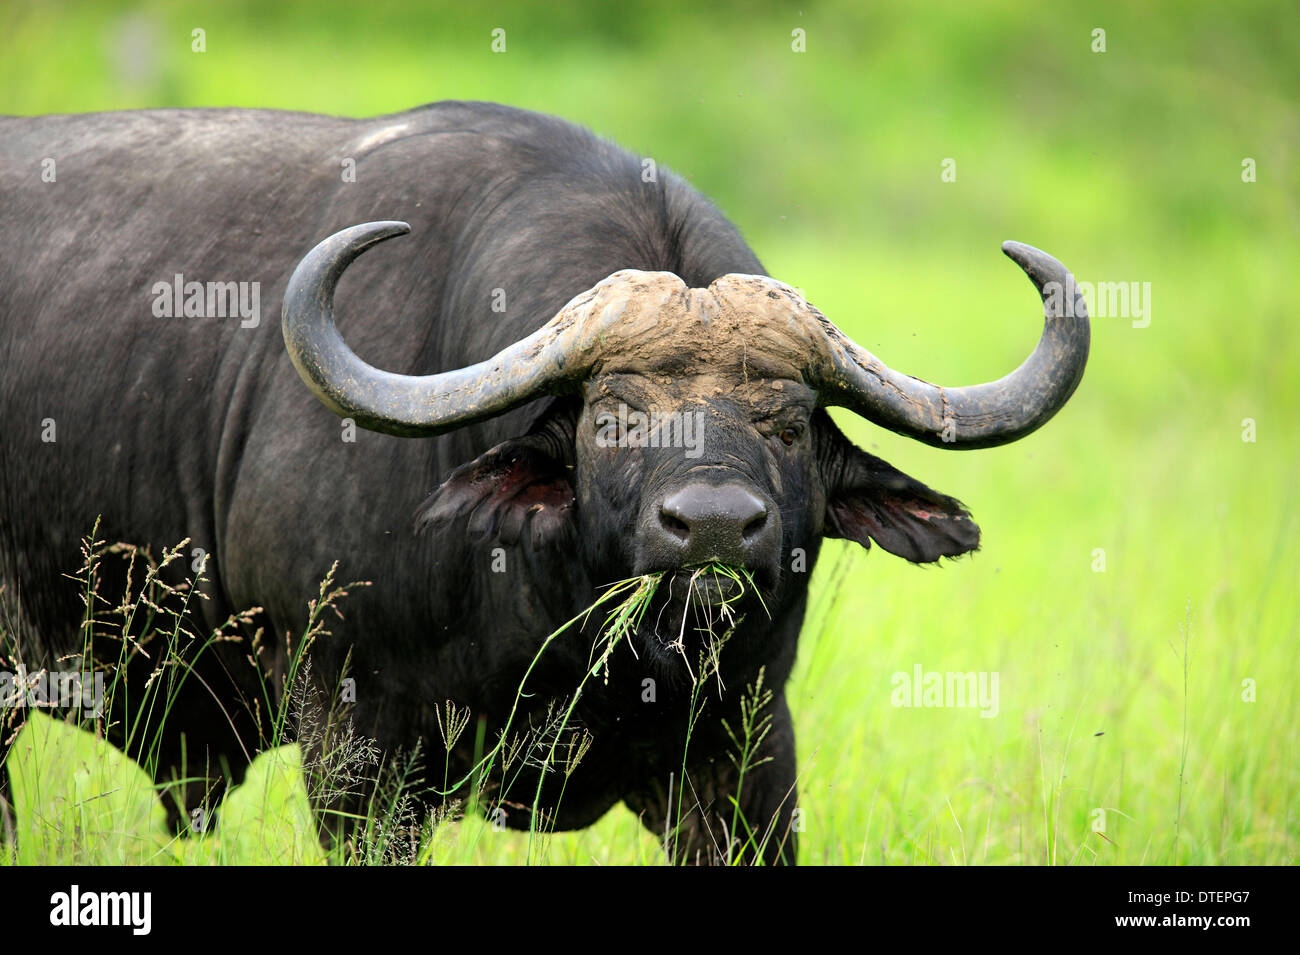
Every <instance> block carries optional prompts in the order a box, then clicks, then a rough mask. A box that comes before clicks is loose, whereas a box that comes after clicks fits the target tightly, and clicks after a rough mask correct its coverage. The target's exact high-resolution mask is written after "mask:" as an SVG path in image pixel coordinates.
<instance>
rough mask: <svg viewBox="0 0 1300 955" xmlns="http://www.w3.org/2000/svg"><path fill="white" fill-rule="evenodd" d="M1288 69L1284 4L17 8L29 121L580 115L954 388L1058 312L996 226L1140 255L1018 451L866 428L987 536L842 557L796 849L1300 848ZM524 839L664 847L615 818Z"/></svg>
mask: <svg viewBox="0 0 1300 955" xmlns="http://www.w3.org/2000/svg"><path fill="white" fill-rule="evenodd" d="M194 28H202V29H203V30H204V31H206V52H204V53H194V52H192V51H191V30H192V29H194ZM495 28H502V29H504V30H505V31H506V32H505V38H506V51H505V52H503V53H494V52H492V49H491V44H492V36H491V33H492V30H493V29H495ZM1099 28H1100V29H1104V30H1105V46H1106V49H1105V52H1098V51H1095V50H1094V45H1095V43H1096V40H1095V38H1094V34H1093V31H1094V30H1096V29H1099ZM796 29H800V30H803V31H804V34H805V37H806V52H802V53H798V52H794V51H793V50H792V31H794V30H796ZM1298 92H1300V15H1298V14H1297V7H1296V6H1295V5H1294V4H1291V3H1285V2H1277V3H1258V2H1235V3H1232V4H1222V3H1220V4H1209V3H1190V2H1189V3H1169V4H1164V5H1159V4H1128V5H1122V6H1120V5H1116V6H1114V7H1105V8H1103V7H1097V8H1095V9H1094V8H1092V7H1090V6H1085V5H1082V4H1060V3H1053V4H1012V3H993V2H981V3H960V4H951V5H947V4H942V5H940V4H926V3H907V4H902V3H900V4H896V5H895V4H870V5H869V6H868V5H866V4H854V3H813V2H807V3H800V4H797V5H794V4H792V5H782V4H750V3H744V4H742V3H734V4H718V5H714V6H712V7H710V9H709V10H708V11H707V12H706V11H701V10H699V9H697V7H696V5H694V4H682V5H680V6H674V5H669V4H648V3H630V4H629V3H619V4H592V5H591V6H590V7H587V6H580V5H566V4H559V5H551V4H534V5H528V6H523V5H521V6H509V5H493V4H484V5H469V4H455V5H451V4H449V5H446V6H445V7H442V6H441V5H439V4H418V5H417V4H412V5H411V6H409V7H407V6H404V5H396V4H388V3H370V2H368V3H355V2H352V3H344V2H335V0H328V2H326V0H315V2H310V3H281V4H266V3H220V4H217V3H213V4H200V3H188V2H180V3H161V2H159V3H146V4H112V3H102V4H94V5H88V4H59V3H43V4H33V5H31V6H30V8H26V7H15V6H8V7H6V8H5V10H4V11H3V12H0V111H2V112H10V113H43V112H79V111H87V110H100V109H122V108H139V107H155V106H232V105H234V106H261V107H281V108H291V109H299V110H312V111H320V112H329V113H337V114H344V115H353V116H361V115H368V114H377V113H383V112H392V111H398V110H402V109H405V108H408V107H411V106H415V105H418V104H421V103H425V102H429V101H433V100H438V99H448V98H454V99H483V100H493V101H498V102H503V103H508V104H511V105H516V106H522V107H527V108H531V109H536V110H541V111H544V112H548V113H554V114H557V115H560V116H563V117H566V118H568V119H571V120H574V121H577V122H580V123H583V124H585V125H587V126H589V127H591V128H593V129H594V130H596V131H597V132H599V133H601V134H602V135H606V136H608V137H610V138H612V139H614V140H616V141H618V142H620V143H622V144H623V145H625V146H627V147H629V148H631V149H633V150H634V151H637V152H639V153H641V154H643V155H645V156H649V157H653V158H654V159H655V160H656V161H657V162H658V163H660V164H662V165H666V166H668V167H670V168H672V169H674V170H676V171H677V172H679V173H681V174H683V175H685V176H686V177H687V178H688V179H689V180H690V181H691V182H692V183H693V184H694V185H695V186H696V187H698V188H699V189H700V190H701V191H703V192H704V193H705V194H707V195H709V196H711V197H712V198H714V199H715V200H716V201H717V202H718V204H719V205H720V206H721V208H722V209H723V211H724V212H726V213H727V214H728V215H729V216H730V217H731V218H732V219H733V221H735V222H736V224H737V225H738V226H739V227H740V229H741V230H742V232H743V233H744V234H745V235H746V237H747V238H748V239H749V241H750V243H751V244H752V245H753V247H754V248H755V250H756V251H757V252H758V255H759V257H760V258H761V259H762V260H763V262H764V264H765V266H766V267H767V269H768V270H769V271H770V272H771V273H772V274H774V275H776V276H777V277H779V278H781V279H783V280H784V281H787V282H789V283H791V284H792V285H795V286H798V287H800V288H802V289H803V290H804V292H805V293H806V295H807V297H808V298H809V300H810V301H812V302H813V303H815V304H816V305H818V307H819V308H821V309H822V310H823V311H824V312H825V313H826V314H827V315H829V316H830V317H831V318H832V319H833V320H834V321H835V322H836V323H837V324H838V325H840V326H841V327H842V328H844V329H845V330H846V331H847V332H849V333H850V334H851V335H852V336H853V337H854V338H855V339H856V340H857V341H858V342H860V343H861V344H863V345H864V346H865V347H867V348H869V349H870V350H871V351H873V352H875V353H876V354H878V355H880V356H881V357H882V358H883V359H884V360H885V361H886V362H888V363H889V364H890V365H891V366H893V367H895V368H898V369H901V370H905V371H907V372H909V373H911V374H914V375H918V376H920V377H924V378H928V379H931V380H937V381H942V382H944V383H947V384H954V385H956V384H964V383H968V382H972V381H980V380H987V379H991V378H996V377H999V376H1001V375H1002V374H1005V373H1006V372H1007V371H1010V370H1011V369H1012V368H1014V367H1015V366H1016V365H1017V364H1018V363H1019V362H1020V361H1021V360H1022V359H1023V358H1024V357H1025V356H1026V355H1027V354H1028V353H1029V352H1030V350H1031V349H1032V347H1033V344H1034V342H1035V341H1036V339H1037V335H1038V333H1039V331H1040V328H1041V309H1040V307H1039V306H1038V305H1037V304H1036V301H1035V298H1034V295H1033V292H1032V290H1031V288H1030V286H1029V284H1028V283H1027V282H1026V280H1025V279H1024V277H1023V276H1022V275H1021V274H1020V272H1019V270H1018V269H1016V268H1015V266H1014V265H1012V264H1011V263H1010V262H1008V261H1007V260H1005V259H1004V258H1003V257H1002V256H1001V254H1000V253H999V251H998V246H999V243H1000V242H1001V241H1002V240H1003V239H1018V240H1021V241H1025V242H1028V243H1030V244H1032V245H1037V246H1039V247H1041V248H1044V249H1046V250H1048V251H1049V252H1051V253H1052V254H1053V255H1055V256H1057V257H1058V258H1060V259H1061V260H1062V261H1064V262H1065V263H1066V264H1067V265H1068V266H1069V267H1070V268H1071V269H1072V270H1073V271H1074V273H1075V274H1076V275H1077V276H1078V277H1079V278H1080V279H1081V280H1086V281H1111V282H1121V281H1122V282H1138V283H1147V282H1149V283H1150V288H1151V295H1150V304H1151V310H1150V324H1149V325H1148V326H1147V327H1134V325H1133V323H1132V322H1131V321H1130V320H1129V319H1127V318H1121V317H1096V318H1095V319H1094V322H1093V351H1092V357H1091V360H1090V364H1089V367H1088V372H1087V374H1086V376H1085V378H1084V380H1083V384H1082V385H1081V387H1080V388H1079V391H1078V392H1077V394H1076V395H1075V397H1074V399H1073V400H1072V402H1071V403H1070V404H1069V406H1067V407H1066V409H1065V410H1064V411H1063V412H1062V413H1061V414H1060V415H1058V416H1057V418H1055V419H1054V420H1053V421H1052V422H1051V423H1050V424H1049V425H1048V426H1047V427H1046V428H1044V429H1043V430H1042V431H1040V432H1038V433H1036V434H1034V435H1032V436H1031V437H1029V438H1028V439H1026V440H1024V441H1021V442H1019V443H1017V444H1014V445H1011V446H1008V447H1006V448H1001V449H997V450H991V451H983V452H975V453H960V454H958V453H946V452H944V451H941V450H934V449H929V448H925V447H922V446H920V445H916V444H913V443H909V442H907V441H906V440H904V439H902V438H898V437H896V436H894V435H892V434H888V433H885V432H882V431H880V430H878V429H876V428H874V427H872V426H870V425H867V424H865V423H863V422H860V421H858V420H856V419H853V418H852V417H851V416H847V415H837V419H838V420H839V421H840V422H841V425H842V427H844V429H845V430H846V432H847V433H849V434H850V435H851V436H852V437H853V438H854V439H855V440H857V441H858V442H859V443H860V444H861V445H862V446H863V447H865V448H867V449H868V450H871V451H873V452H875V453H877V454H879V455H881V456H883V457H885V458H887V459H889V460H890V461H891V462H892V463H893V464H895V465H896V466H898V467H899V468H901V469H903V470H904V471H907V472H908V473H910V474H912V475H913V476H915V477H917V478H919V479H920V480H922V481H924V482H926V483H927V484H930V485H932V486H934V487H936V488H938V489H939V490H942V491H944V492H947V493H950V494H953V495H955V496H957V497H959V498H961V499H962V500H963V501H965V502H966V503H967V504H968V505H969V506H970V508H971V509H972V511H973V512H974V514H975V517H976V519H977V521H978V522H979V523H980V525H981V526H982V527H983V529H984V542H983V548H982V550H981V551H980V552H979V553H978V554H976V555H975V556H974V557H973V558H970V559H964V560H961V561H958V562H954V563H949V564H947V565H945V566H943V567H942V568H917V567H914V566H911V565H908V564H906V563H905V562H902V561H900V560H897V559H895V558H892V557H890V556H889V555H887V554H884V553H883V552H880V551H875V552H873V553H871V554H869V555H868V554H864V553H862V552H861V551H860V550H857V549H855V548H854V549H851V548H849V547H847V546H845V545H842V544H841V543H840V542H831V543H829V544H828V545H827V547H826V549H825V551H824V555H823V560H822V563H821V564H820V565H819V567H818V571H817V574H816V576H815V579H814V584H813V590H814V610H813V612H812V613H811V614H810V618H809V621H808V623H807V625H806V627H805V630H804V635H803V638H802V643H801V647H800V660H799V665H798V669H797V671H796V675H795V677H794V680H793V683H792V686H791V687H790V698H791V707H792V709H793V711H794V713H795V719H796V724H797V730H798V739H799V748H800V752H799V761H800V767H801V769H800V771H801V776H800V789H801V798H800V805H801V808H802V809H803V811H804V821H805V827H806V828H805V831H804V833H803V835H802V839H803V843H802V847H801V859H802V861H804V862H806V863H817V862H837V863H839V862H857V861H865V862H871V863H875V862H891V863H899V862H904V863H911V862H915V863H941V864H949V863H964V862H966V863H971V862H976V863H982V862H990V863H1063V864H1068V863H1074V864H1094V863H1129V864H1137V863H1169V862H1186V863H1232V864H1237V863H1294V862H1295V861H1296V856H1297V846H1298V845H1300V821H1298V820H1297V808H1296V807H1297V802H1298V798H1297V797H1298V796H1300V792H1298V791H1297V790H1298V782H1300V759H1297V745H1296V729H1295V727H1296V724H1297V716H1300V708H1298V707H1297V704H1296V686H1297V683H1298V682H1300V650H1297V641H1296V637H1297V625H1298V621H1300V604H1298V602H1297V599H1296V587H1297V569H1298V565H1300V561H1298V560H1297V558H1298V557H1300V546H1298V545H1297V542H1296V537H1297V531H1298V530H1300V523H1298V522H1297V506H1296V505H1297V495H1296V493H1295V489H1294V481H1295V478H1296V475H1297V465H1298V464H1300V446H1298V444H1297V441H1296V436H1297V432H1298V429H1297V425H1296V416H1297V411H1300V387H1298V386H1297V372H1296V366H1297V358H1298V357H1300V356H1298V354H1297V348H1296V330H1295V329H1296V324H1297V318H1298V316H1297V314H1296V312H1297V310H1296V307H1295V304H1294V302H1295V299H1296V296H1295V293H1294V290H1293V288H1292V286H1293V283H1294V282H1295V278H1296V272H1297V264H1298V263H1300V255H1297V252H1298V251H1300V249H1298V246H1300V233H1298V231H1297V223H1298V222H1300V203H1298V201H1297V199H1298V195H1300V190H1297V178H1298V177H1297V169H1296V166H1297V159H1298V148H1300V118H1298V112H1297V93H1298ZM158 148H159V149H160V150H165V149H166V148H167V144H166V143H165V142H160V143H159V144H158ZM945 159H952V160H955V164H956V165H955V168H956V181H954V182H944V181H942V179H941V175H940V174H941V164H942V163H943V162H944V160H945ZM1245 159H1252V160H1254V166H1255V170H1256V177H1257V181H1255V182H1244V181H1243V160H1245ZM250 172H252V173H253V174H255V170H251V171H250ZM0 201H3V197H0ZM1245 419H1251V420H1252V421H1253V422H1254V428H1255V433H1254V440H1253V441H1248V440H1243V435H1244V433H1245V431H1246V428H1247V426H1246V425H1244V424H1243V422H1244V420H1245ZM1246 436H1249V435H1246ZM412 500H413V503H414V500H415V499H414V498H413V499H412ZM1099 550H1101V551H1104V568H1105V569H1104V571H1100V570H1098V569H1097V568H1098V567H1099V566H1100V564H1099V557H1098V551H1099ZM918 663H919V664H921V665H922V666H923V667H924V668H925V669H926V670H932V671H996V672H997V673H998V674H999V679H1000V684H999V688H1000V711H999V714H998V716H997V718H995V719H981V718H980V717H979V715H978V713H977V711H975V710H973V709H960V708H940V709H908V708H896V707H894V706H892V705H891V703H890V692H891V683H890V678H891V675H892V674H893V673H895V672H897V671H910V670H911V669H912V667H913V665H914V664H918ZM1246 680H1253V681H1254V701H1253V702H1249V701H1246V700H1244V699H1243V693H1245V690H1244V689H1243V681H1246ZM1099 734H1101V735H1099ZM1098 810H1101V811H1102V812H1101V813H1100V814H1099V813H1098ZM1097 828H1100V829H1101V830H1102V831H1101V834H1099V833H1098V832H1097V831H1096V829H1097ZM439 838H440V839H442V843H441V845H440V848H439V851H438V857H439V858H441V859H445V860H451V861H501V862H504V861H520V860H522V859H524V858H525V855H526V853H527V848H526V846H527V836H526V835H522V836H521V835H517V834H510V833H496V832H493V831H491V830H490V828H487V827H485V826H484V825H483V824H481V823H478V822H476V821H469V822H466V823H464V824H461V825H459V826H454V827H445V828H444V830H443V832H442V834H441V836H440V837H439ZM533 858H534V859H542V860H545V861H551V862H570V861H576V862H583V861H592V860H596V861H600V862H630V861H641V862H653V861H658V858H659V856H658V850H657V847H656V844H655V840H654V839H653V838H652V837H651V836H650V835H649V834H647V833H644V832H642V831H641V830H640V828H639V826H638V825H637V823H636V820H635V819H634V818H633V817H632V816H631V814H630V813H628V812H627V811H626V810H623V809H619V810H617V811H615V812H612V813H611V814H610V815H609V816H607V817H606V819H605V820H603V821H602V822H601V823H600V824H599V825H597V826H596V827H594V828H593V829H590V830H588V831H585V832H582V833H576V834H565V835H560V836H556V837H554V838H552V839H551V840H549V841H548V842H547V843H546V844H545V845H544V846H543V849H542V851H541V852H540V853H538V852H537V851H536V847H535V848H534V855H533Z"/></svg>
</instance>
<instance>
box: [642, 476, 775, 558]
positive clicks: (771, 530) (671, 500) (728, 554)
mask: <svg viewBox="0 0 1300 955" xmlns="http://www.w3.org/2000/svg"><path fill="white" fill-rule="evenodd" d="M659 525H660V531H661V537H662V542H663V544H664V545H666V548H667V549H669V550H670V551H672V552H674V553H675V555H676V556H677V559H678V560H679V561H680V562H681V563H683V564H688V563H696V562H703V561H708V560H717V561H721V562H722V563H725V564H733V565H736V566H742V567H743V566H752V565H754V564H757V563H761V562H763V561H764V560H770V559H771V557H772V555H771V554H769V553H768V551H771V550H773V549H774V548H776V547H779V546H780V539H779V535H780V530H779V528H778V527H777V522H776V521H774V520H772V517H771V515H770V514H769V513H768V508H767V505H766V504H765V503H763V500H762V499H761V498H760V497H758V496H757V495H756V494H754V493H753V492H751V491H748V490H746V489H745V488H743V487H741V486H739V485H736V484H722V485H711V484H702V483H696V484H688V485H686V486H685V487H683V488H680V489H678V490H676V491H674V492H673V493H671V494H669V495H668V496H667V497H666V498H664V502H663V504H662V505H661V506H660V509H659Z"/></svg>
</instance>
